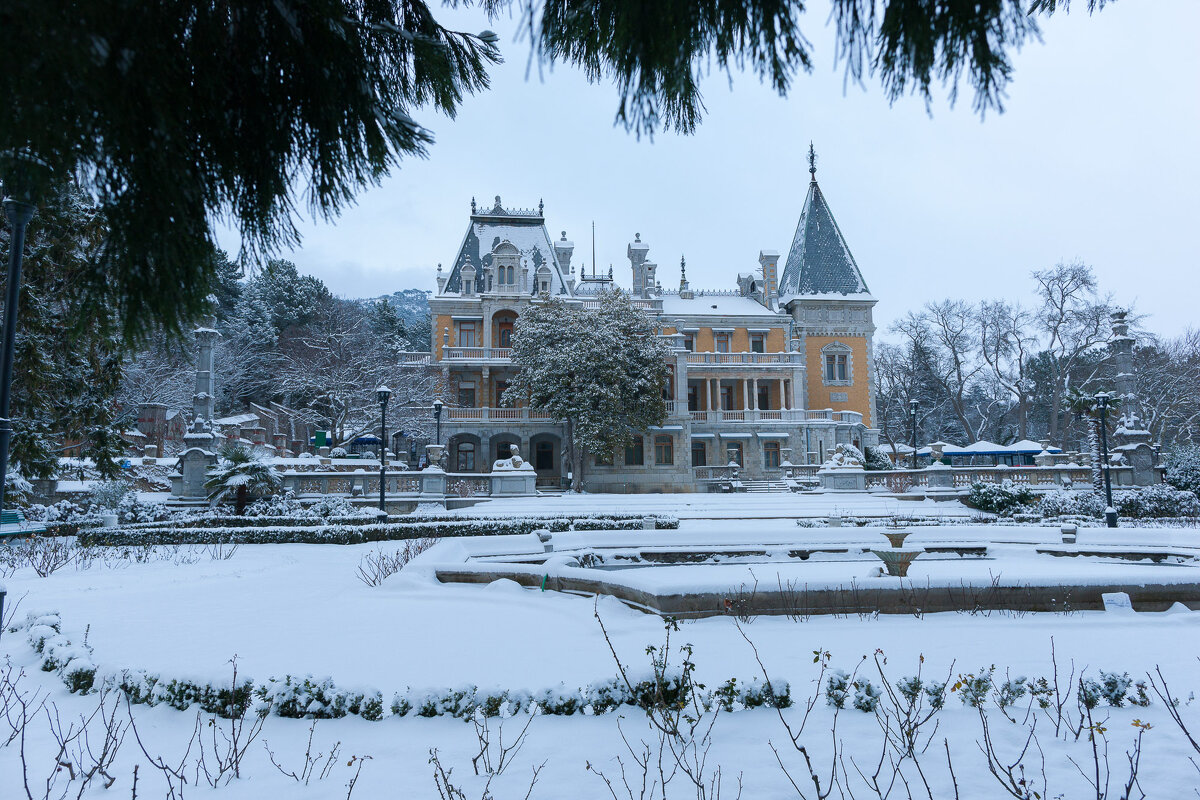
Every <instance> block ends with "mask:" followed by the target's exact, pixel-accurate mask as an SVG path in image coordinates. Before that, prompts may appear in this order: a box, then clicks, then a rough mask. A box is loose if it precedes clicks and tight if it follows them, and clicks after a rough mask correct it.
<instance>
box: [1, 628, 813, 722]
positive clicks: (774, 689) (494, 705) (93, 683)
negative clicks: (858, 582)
mask: <svg viewBox="0 0 1200 800" xmlns="http://www.w3.org/2000/svg"><path fill="white" fill-rule="evenodd" d="M22 628H23V629H25V630H27V631H28V640H29V644H30V645H31V646H32V647H33V649H34V650H36V651H37V652H38V653H39V654H41V656H42V665H41V667H42V670H43V671H44V672H55V673H57V674H58V675H59V677H61V678H62V681H63V683H64V684H65V685H66V686H67V688H68V690H70V691H71V692H76V693H80V694H87V693H89V692H92V691H96V690H97V689H98V688H106V689H119V690H120V691H122V692H123V693H124V694H125V696H126V697H128V698H129V701H130V702H131V703H135V704H145V705H151V706H155V705H167V706H169V707H171V708H174V709H176V710H179V711H186V710H187V709H189V708H191V707H192V706H193V705H195V706H199V707H200V709H202V710H203V711H205V712H207V713H209V714H213V715H216V716H219V717H226V718H228V717H230V716H235V717H240V716H242V715H243V714H245V713H246V712H247V711H253V712H254V713H256V714H259V715H263V716H265V715H268V714H272V715H275V716H279V717H287V718H292V719H337V718H341V717H346V716H357V717H361V718H362V719H365V720H368V721H371V722H376V721H378V720H381V719H383V718H384V715H385V709H384V704H383V695H382V693H380V692H379V691H377V690H368V691H351V690H346V689H340V688H338V687H337V686H336V685H335V684H334V683H333V681H332V680H331V679H329V678H313V677H312V676H311V675H309V676H305V677H303V678H297V677H294V676H291V675H285V676H284V677H283V678H282V679H278V678H268V679H267V682H266V683H263V684H259V685H255V684H254V682H253V681H250V680H248V679H242V680H239V681H238V682H237V683H236V684H234V683H233V682H232V681H230V683H228V684H224V685H213V684H210V683H200V682H197V681H191V680H186V679H178V678H170V679H167V678H163V677H162V676H160V675H157V674H153V673H148V672H146V671H145V670H121V671H120V672H113V673H110V674H107V675H106V674H104V673H103V672H102V671H101V670H99V668H97V666H96V665H95V663H93V662H92V648H91V647H90V646H89V645H87V644H86V643H85V644H73V643H72V642H71V640H70V639H69V638H68V637H67V636H66V635H64V634H63V633H62V621H61V619H60V617H59V615H58V614H57V613H51V614H29V615H28V616H27V617H26V619H25V622H24V623H23V624H18V625H14V626H13V627H12V628H10V629H9V630H10V632H12V633H17V632H18V631H20V630H21V629H22ZM689 674H690V673H683V672H680V673H672V674H669V675H665V676H659V677H655V676H653V675H650V676H648V677H642V678H639V679H637V680H632V679H631V683H628V684H627V683H626V682H625V681H624V680H622V679H620V678H613V679H612V680H608V681H601V682H598V683H593V684H590V685H588V686H586V687H582V688H578V689H569V688H567V687H566V686H564V685H561V684H560V685H559V686H557V687H554V688H550V689H544V690H542V691H539V692H529V691H504V690H497V691H493V692H488V691H483V690H480V689H479V688H477V687H475V686H464V687H460V688H457V689H437V690H426V691H421V690H413V689H406V690H405V691H404V692H403V693H400V692H397V693H396V694H395V695H393V697H392V701H391V704H390V705H389V707H388V710H390V711H391V715H390V716H393V717H414V718H415V717H426V718H432V717H443V716H449V717H457V718H459V719H467V720H469V719H472V718H474V717H475V715H476V714H477V713H479V714H483V715H484V716H488V717H509V716H512V715H514V714H520V713H527V714H554V715H570V714H592V715H594V714H604V713H608V712H611V711H614V710H616V709H617V708H619V707H621V706H636V707H639V708H643V709H645V708H650V707H652V706H653V705H654V704H656V703H663V702H665V703H676V702H682V701H683V700H685V699H686V698H688V697H689V696H690V694H691V692H692V691H696V692H697V694H698V697H699V700H700V703H701V705H702V706H703V707H704V709H705V710H706V711H707V710H712V709H715V708H719V709H721V710H723V711H737V710H742V709H750V708H761V707H768V708H788V707H790V706H791V704H792V698H791V688H790V686H789V685H788V684H787V683H786V682H780V683H779V684H778V685H776V684H760V683H759V682H758V679H757V678H755V679H754V680H753V681H751V682H749V683H742V682H739V681H738V680H737V679H736V678H730V679H729V680H728V681H726V682H725V683H723V684H721V685H720V686H719V687H717V688H716V689H715V690H713V691H710V692H705V691H703V687H702V686H700V685H698V684H695V685H687V681H688V680H689V678H688V677H686V676H687V675H689Z"/></svg>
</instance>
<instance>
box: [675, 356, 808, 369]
mask: <svg viewBox="0 0 1200 800" xmlns="http://www.w3.org/2000/svg"><path fill="white" fill-rule="evenodd" d="M687 363H688V366H689V367H692V366H697V367H801V366H804V354H803V353H688V355H687Z"/></svg>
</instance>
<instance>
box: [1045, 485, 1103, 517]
mask: <svg viewBox="0 0 1200 800" xmlns="http://www.w3.org/2000/svg"><path fill="white" fill-rule="evenodd" d="M1038 511H1039V512H1040V514H1041V516H1042V518H1043V519H1055V518H1057V517H1091V518H1095V519H1099V518H1100V517H1102V516H1104V500H1102V499H1101V498H1100V495H1098V494H1095V493H1094V492H1071V491H1066V490H1063V489H1055V490H1054V491H1052V492H1047V493H1046V494H1044V495H1042V496H1041V498H1040V499H1039V500H1038Z"/></svg>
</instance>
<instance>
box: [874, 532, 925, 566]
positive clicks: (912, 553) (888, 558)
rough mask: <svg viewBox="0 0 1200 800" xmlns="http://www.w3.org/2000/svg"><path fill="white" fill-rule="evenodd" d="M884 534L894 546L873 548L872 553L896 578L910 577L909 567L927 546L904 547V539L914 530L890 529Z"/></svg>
mask: <svg viewBox="0 0 1200 800" xmlns="http://www.w3.org/2000/svg"><path fill="white" fill-rule="evenodd" d="M883 535H884V536H886V537H887V540H888V543H889V544H891V546H892V547H891V549H890V550H872V551H871V554H872V555H874V556H875V557H876V558H878V559H879V560H880V561H882V562H883V565H884V566H885V567H886V568H887V571H888V575H891V576H892V577H895V578H906V577H908V568H909V567H910V566H912V562H913V561H915V560H916V558H917V556H919V555H921V554H922V553H924V552H925V548H923V547H910V548H905V547H904V540H905V539H907V538H908V537H909V536H910V535H912V531H906V530H890V531H885V532H884V534H883Z"/></svg>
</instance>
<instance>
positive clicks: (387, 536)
mask: <svg viewBox="0 0 1200 800" xmlns="http://www.w3.org/2000/svg"><path fill="white" fill-rule="evenodd" d="M641 527H642V522H641V517H636V518H633V519H616V518H612V517H587V518H577V519H572V518H570V517H558V518H547V517H542V518H538V517H516V518H511V519H508V518H505V519H470V518H464V517H449V518H447V519H446V521H429V520H425V519H422V520H420V521H418V522H405V523H383V524H381V523H378V522H377V523H374V524H372V525H345V524H342V523H340V522H339V523H333V524H327V525H307V526H293V527H289V526H279V525H276V526H271V527H223V528H192V527H173V526H168V527H164V526H161V525H160V526H157V527H146V528H142V527H137V528H134V527H125V528H99V529H96V530H91V531H87V532H86V533H81V534H80V538H79V541H80V543H81V544H84V545H90V546H105V547H139V546H146V545H174V544H365V543H368V542H388V541H398V540H404V539H444V538H450V537H455V536H506V535H514V534H525V533H532V532H533V531H535V530H540V529H548V530H550V531H551V532H552V533H561V532H563V531H569V530H576V531H583V530H640V529H641ZM678 527H679V520H678V519H676V518H674V517H658V518H657V519H656V521H655V528H656V529H658V530H675V529H677V528H678Z"/></svg>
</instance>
